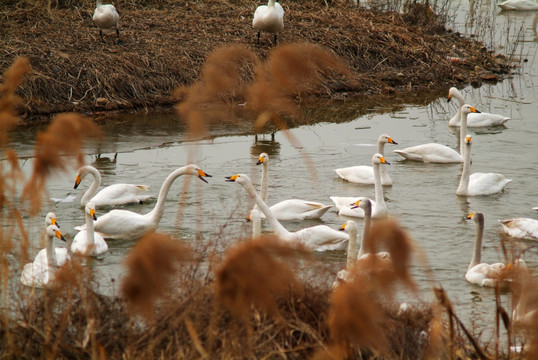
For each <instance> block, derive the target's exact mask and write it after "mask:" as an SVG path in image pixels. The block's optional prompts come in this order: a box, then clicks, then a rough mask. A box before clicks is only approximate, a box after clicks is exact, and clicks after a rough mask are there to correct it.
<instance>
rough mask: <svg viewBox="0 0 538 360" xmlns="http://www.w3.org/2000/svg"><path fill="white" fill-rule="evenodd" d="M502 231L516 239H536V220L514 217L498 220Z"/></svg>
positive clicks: (537, 234) (537, 229)
mask: <svg viewBox="0 0 538 360" xmlns="http://www.w3.org/2000/svg"><path fill="white" fill-rule="evenodd" d="M499 223H501V225H502V229H503V231H504V232H505V233H506V234H508V235H509V236H511V237H513V238H516V239H530V240H538V220H534V219H529V218H515V219H506V220H499Z"/></svg>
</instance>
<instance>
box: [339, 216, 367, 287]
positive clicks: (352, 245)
mask: <svg viewBox="0 0 538 360" xmlns="http://www.w3.org/2000/svg"><path fill="white" fill-rule="evenodd" d="M339 230H340V231H344V230H345V231H347V233H348V234H349V242H348V245H347V258H346V268H345V269H342V270H340V271H338V273H337V274H336V279H335V280H334V282H333V284H332V288H333V289H335V288H337V287H338V286H340V285H342V284H343V283H345V282H346V281H348V280H349V274H350V271H351V268H352V267H353V265H355V261H356V260H357V234H358V232H359V231H358V227H357V223H356V222H355V221H353V220H348V221H346V222H345V223H344V224H343V225H342V226H341V227H340V229H339ZM363 232H364V229H363ZM363 239H364V237H363Z"/></svg>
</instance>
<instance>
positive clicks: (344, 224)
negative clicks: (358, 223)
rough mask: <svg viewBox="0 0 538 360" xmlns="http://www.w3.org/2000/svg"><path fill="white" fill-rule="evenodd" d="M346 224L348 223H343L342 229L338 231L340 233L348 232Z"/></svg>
mask: <svg viewBox="0 0 538 360" xmlns="http://www.w3.org/2000/svg"><path fill="white" fill-rule="evenodd" d="M346 224H347V223H343V224H342V226H340V229H338V230H339V231H345V230H346Z"/></svg>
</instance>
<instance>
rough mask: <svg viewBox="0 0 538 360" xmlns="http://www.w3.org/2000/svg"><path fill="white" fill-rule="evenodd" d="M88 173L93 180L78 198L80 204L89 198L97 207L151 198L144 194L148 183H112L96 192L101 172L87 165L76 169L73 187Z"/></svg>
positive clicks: (84, 204)
mask: <svg viewBox="0 0 538 360" xmlns="http://www.w3.org/2000/svg"><path fill="white" fill-rule="evenodd" d="M88 174H90V175H92V176H93V182H92V184H91V185H90V187H89V188H88V190H86V192H85V193H84V195H83V196H82V199H81V200H80V205H81V206H86V204H87V203H88V202H89V201H90V200H91V201H92V202H93V204H94V205H95V206H96V207H99V206H117V205H124V204H130V203H142V202H144V201H146V200H149V199H151V198H153V195H147V194H144V192H146V191H147V190H148V189H149V186H148V185H134V184H112V185H109V186H107V187H105V188H103V189H102V190H101V191H99V192H97V190H98V189H99V186H101V174H100V173H99V170H97V169H96V168H94V167H93V166H89V165H88V166H83V167H81V168H79V169H78V171H77V176H76V180H75V186H74V188H75V189H76V188H77V187H78V186H79V185H80V183H81V182H82V180H83V179H84V178H85V177H86V175H88Z"/></svg>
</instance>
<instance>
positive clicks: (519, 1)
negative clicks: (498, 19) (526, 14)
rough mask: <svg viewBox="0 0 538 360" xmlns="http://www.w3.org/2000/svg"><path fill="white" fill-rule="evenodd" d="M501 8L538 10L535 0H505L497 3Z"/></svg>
mask: <svg viewBox="0 0 538 360" xmlns="http://www.w3.org/2000/svg"><path fill="white" fill-rule="evenodd" d="M497 6H499V7H500V8H501V9H502V10H520V11H525V10H538V4H536V1H535V0H507V1H503V2H502V3H500V4H497Z"/></svg>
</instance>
